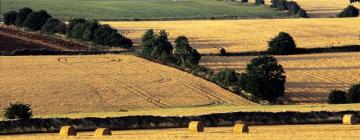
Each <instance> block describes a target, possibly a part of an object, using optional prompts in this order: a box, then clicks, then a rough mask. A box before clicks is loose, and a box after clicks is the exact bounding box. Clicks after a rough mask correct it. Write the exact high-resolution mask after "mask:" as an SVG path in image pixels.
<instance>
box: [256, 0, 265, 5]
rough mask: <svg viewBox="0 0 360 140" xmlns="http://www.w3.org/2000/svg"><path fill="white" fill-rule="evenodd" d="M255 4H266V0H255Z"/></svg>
mask: <svg viewBox="0 0 360 140" xmlns="http://www.w3.org/2000/svg"><path fill="white" fill-rule="evenodd" d="M255 4H256V5H264V4H265V1H264V0H255Z"/></svg>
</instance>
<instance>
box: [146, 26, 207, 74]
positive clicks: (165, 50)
mask: <svg viewBox="0 0 360 140" xmlns="http://www.w3.org/2000/svg"><path fill="white" fill-rule="evenodd" d="M142 46H143V50H142V56H143V57H145V58H147V59H152V60H156V61H160V62H161V63H165V64H169V63H171V64H175V65H177V66H181V67H184V68H193V67H195V66H196V65H197V64H198V63H199V60H200V59H201V55H200V54H199V53H198V52H197V50H196V49H194V48H192V47H191V45H190V43H189V40H188V38H187V37H185V36H179V37H177V38H176V39H175V47H173V46H172V44H171V43H170V41H169V39H168V33H167V32H166V31H165V30H160V32H159V33H155V32H154V30H153V29H150V30H147V31H146V32H145V33H144V34H143V36H142Z"/></svg>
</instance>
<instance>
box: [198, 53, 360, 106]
mask: <svg viewBox="0 0 360 140" xmlns="http://www.w3.org/2000/svg"><path fill="white" fill-rule="evenodd" d="M252 58H253V57H214V56H211V57H202V60H201V65H204V66H206V67H209V68H212V69H215V70H218V69H220V68H225V67H229V68H234V69H236V70H237V71H244V70H245V67H246V65H247V64H248V63H249V62H250V60H251V59H252ZM276 58H277V59H278V60H279V63H280V64H281V65H282V66H283V67H284V69H285V72H286V73H285V75H286V76H287V79H286V93H285V97H287V98H289V99H290V100H292V101H293V102H294V103H299V104H302V103H325V102H326V100H327V96H328V94H329V92H330V91H331V90H333V89H341V90H347V89H348V88H349V87H350V85H352V84H355V83H359V82H360V67H359V66H360V63H359V61H358V60H359V59H360V53H324V54H306V55H289V56H276Z"/></svg>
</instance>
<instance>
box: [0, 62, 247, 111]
mask: <svg viewBox="0 0 360 140" xmlns="http://www.w3.org/2000/svg"><path fill="white" fill-rule="evenodd" d="M0 77H1V78H0V84H1V85H2V86H1V87H0V95H1V98H0V108H5V107H6V106H8V105H9V103H11V102H24V103H29V104H31V105H32V107H33V110H34V114H64V113H86V112H109V111H112V112H117V111H126V110H140V109H156V108H173V107H195V106H216V105H231V104H232V105H251V104H254V103H252V102H250V101H248V100H246V99H244V98H242V97H240V96H237V95H235V94H233V93H231V92H228V91H226V90H224V89H222V88H221V87H219V86H217V85H215V84H213V83H210V82H208V81H206V80H203V79H201V78H198V77H195V76H193V75H191V74H188V73H186V72H182V71H180V70H177V69H175V68H171V67H167V66H163V65H160V64H156V63H153V62H150V61H147V60H144V59H141V58H138V57H135V56H132V55H99V56H13V57H5V56H2V57H0Z"/></svg>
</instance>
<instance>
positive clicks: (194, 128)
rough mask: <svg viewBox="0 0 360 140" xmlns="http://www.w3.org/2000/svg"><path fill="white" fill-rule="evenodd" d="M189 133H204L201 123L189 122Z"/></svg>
mask: <svg viewBox="0 0 360 140" xmlns="http://www.w3.org/2000/svg"><path fill="white" fill-rule="evenodd" d="M189 132H204V124H203V123H202V122H201V121H191V122H190V123H189Z"/></svg>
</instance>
